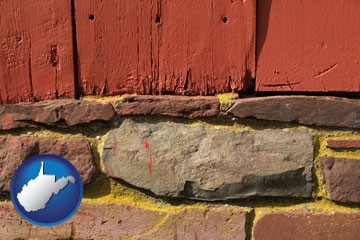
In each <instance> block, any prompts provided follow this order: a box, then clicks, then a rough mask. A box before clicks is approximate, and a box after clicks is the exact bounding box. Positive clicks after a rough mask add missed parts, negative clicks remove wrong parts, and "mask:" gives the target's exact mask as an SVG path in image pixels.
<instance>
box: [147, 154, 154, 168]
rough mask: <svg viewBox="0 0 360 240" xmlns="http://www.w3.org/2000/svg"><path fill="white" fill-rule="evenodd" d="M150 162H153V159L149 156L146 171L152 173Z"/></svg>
mask: <svg viewBox="0 0 360 240" xmlns="http://www.w3.org/2000/svg"><path fill="white" fill-rule="evenodd" d="M152 162H153V159H152V157H151V156H150V159H149V164H148V171H149V172H152Z"/></svg>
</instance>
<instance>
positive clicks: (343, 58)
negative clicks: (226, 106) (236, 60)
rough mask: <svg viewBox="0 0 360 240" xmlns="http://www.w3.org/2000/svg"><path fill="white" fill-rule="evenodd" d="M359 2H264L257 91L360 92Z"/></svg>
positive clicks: (261, 1)
mask: <svg viewBox="0 0 360 240" xmlns="http://www.w3.org/2000/svg"><path fill="white" fill-rule="evenodd" d="M359 28H360V1H347V0H336V1H335V0H331V1H329V0H318V1H311V0H302V1H299V0H296V1H284V0H272V1H269V0H259V1H258V26H257V31H258V34H257V36H258V38H257V58H258V62H257V78H256V89H257V91H294V92H359V91H360V77H359V76H360V67H359V66H360V65H359V64H360V49H359V45H360V35H359V34H358V33H357V31H358V29H359Z"/></svg>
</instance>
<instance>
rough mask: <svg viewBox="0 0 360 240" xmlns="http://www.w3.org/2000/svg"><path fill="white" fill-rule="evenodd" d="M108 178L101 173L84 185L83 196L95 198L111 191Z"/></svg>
mask: <svg viewBox="0 0 360 240" xmlns="http://www.w3.org/2000/svg"><path fill="white" fill-rule="evenodd" d="M110 184H111V183H110V179H108V178H107V177H106V176H105V175H103V174H101V175H100V176H98V177H97V178H96V179H95V180H94V181H93V182H92V183H90V184H89V185H87V186H85V187H84V194H83V197H84V198H90V199H96V198H100V197H104V196H107V195H109V194H110V193H111V185H110Z"/></svg>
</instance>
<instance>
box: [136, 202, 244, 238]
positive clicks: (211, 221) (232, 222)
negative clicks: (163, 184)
mask: <svg viewBox="0 0 360 240" xmlns="http://www.w3.org/2000/svg"><path fill="white" fill-rule="evenodd" d="M245 221H246V213H245V212H242V211H241V210H239V209H236V208H234V207H220V208H213V209H212V208H207V209H195V208H189V209H184V210H182V211H181V212H179V213H178V214H170V215H168V217H167V219H166V221H165V222H164V223H163V224H162V225H161V226H159V227H158V228H157V229H155V231H154V232H153V233H152V234H151V235H150V236H143V237H141V238H139V239H143V240H145V239H177V240H187V239H195V240H201V239H209V240H210V239H222V240H233V239H239V240H240V239H242V240H245V237H246V234H245Z"/></svg>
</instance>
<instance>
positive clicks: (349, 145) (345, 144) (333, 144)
mask: <svg viewBox="0 0 360 240" xmlns="http://www.w3.org/2000/svg"><path fill="white" fill-rule="evenodd" d="M327 147H328V148H334V149H338V148H339V149H354V148H360V140H355V139H353V140H334V139H330V140H328V141H327Z"/></svg>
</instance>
